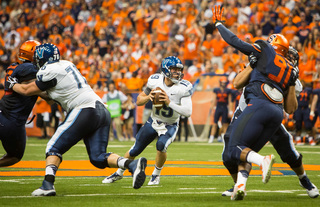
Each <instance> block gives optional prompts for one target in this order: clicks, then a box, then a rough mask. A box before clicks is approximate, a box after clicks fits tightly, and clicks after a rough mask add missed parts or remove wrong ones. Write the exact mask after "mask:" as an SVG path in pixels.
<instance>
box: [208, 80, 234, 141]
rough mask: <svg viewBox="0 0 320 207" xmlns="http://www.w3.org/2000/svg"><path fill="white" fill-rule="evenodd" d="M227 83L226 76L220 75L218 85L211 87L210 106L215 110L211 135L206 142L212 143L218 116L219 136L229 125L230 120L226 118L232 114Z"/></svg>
mask: <svg viewBox="0 0 320 207" xmlns="http://www.w3.org/2000/svg"><path fill="white" fill-rule="evenodd" d="M227 83H228V79H227V77H225V76H222V77H221V78H220V79H219V84H220V87H218V88H215V89H213V100H212V105H211V108H212V109H215V112H214V120H213V125H212V130H211V135H210V138H209V142H208V143H212V142H213V140H214V135H215V134H216V132H217V129H218V121H219V119H220V118H221V122H222V130H221V137H222V138H223V136H224V134H225V133H226V130H227V128H228V125H229V121H230V120H229V119H228V118H231V116H232V90H231V89H229V88H227ZM229 112H230V113H229ZM228 116H230V117H228ZM222 138H221V139H218V141H219V142H222Z"/></svg>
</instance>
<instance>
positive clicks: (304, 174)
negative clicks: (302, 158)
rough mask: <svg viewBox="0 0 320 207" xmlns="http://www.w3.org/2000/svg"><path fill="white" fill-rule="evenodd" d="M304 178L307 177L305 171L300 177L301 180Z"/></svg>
mask: <svg viewBox="0 0 320 207" xmlns="http://www.w3.org/2000/svg"><path fill="white" fill-rule="evenodd" d="M304 176H307V173H306V171H304V172H303V174H302V175H298V177H299V179H302V178H303V177H304Z"/></svg>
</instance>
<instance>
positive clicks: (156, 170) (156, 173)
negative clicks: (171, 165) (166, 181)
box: [152, 165, 163, 175]
mask: <svg viewBox="0 0 320 207" xmlns="http://www.w3.org/2000/svg"><path fill="white" fill-rule="evenodd" d="M162 168H163V167H162ZM162 168H159V167H157V166H156V165H155V166H154V170H153V172H152V175H160V173H161V170H162Z"/></svg>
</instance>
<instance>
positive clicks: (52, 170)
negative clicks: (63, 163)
mask: <svg viewBox="0 0 320 207" xmlns="http://www.w3.org/2000/svg"><path fill="white" fill-rule="evenodd" d="M57 170H58V168H57V167H56V166H55V165H48V166H46V175H53V176H56V172H57Z"/></svg>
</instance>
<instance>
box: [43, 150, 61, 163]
mask: <svg viewBox="0 0 320 207" xmlns="http://www.w3.org/2000/svg"><path fill="white" fill-rule="evenodd" d="M49 156H57V157H59V158H60V161H61V162H62V155H61V154H60V153H58V152H47V153H46V158H47V157H49Z"/></svg>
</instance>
